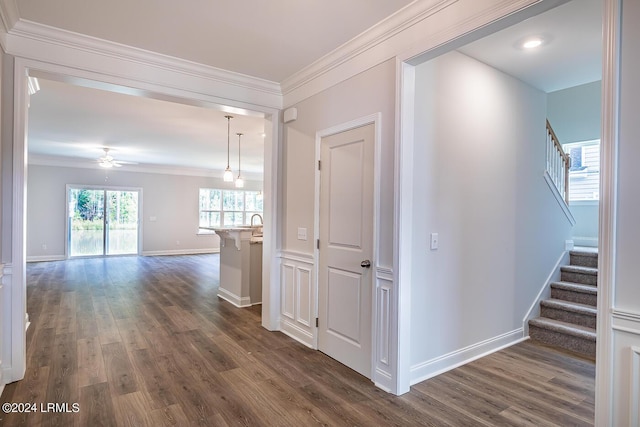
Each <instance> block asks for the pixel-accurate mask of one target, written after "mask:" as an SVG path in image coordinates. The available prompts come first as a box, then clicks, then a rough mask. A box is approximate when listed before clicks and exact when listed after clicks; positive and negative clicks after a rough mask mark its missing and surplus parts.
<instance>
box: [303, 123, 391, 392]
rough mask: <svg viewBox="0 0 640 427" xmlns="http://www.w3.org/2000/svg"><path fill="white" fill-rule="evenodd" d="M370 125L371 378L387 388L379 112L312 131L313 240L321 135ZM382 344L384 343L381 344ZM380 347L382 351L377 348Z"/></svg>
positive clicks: (317, 230)
mask: <svg viewBox="0 0 640 427" xmlns="http://www.w3.org/2000/svg"><path fill="white" fill-rule="evenodd" d="M370 124H373V125H374V144H375V146H374V153H373V156H374V157H373V159H374V160H373V176H374V183H373V259H372V264H373V273H374V274H373V275H372V281H373V282H375V283H371V286H373V287H374V288H373V292H372V293H371V295H372V301H371V303H372V307H371V333H372V337H371V380H372V381H373V382H374V383H376V385H378V386H379V387H380V388H383V389H385V390H391V387H390V385H389V381H388V379H389V378H390V377H391V375H392V373H391V367H392V365H391V364H390V363H389V356H388V351H386V350H388V348H389V345H388V343H389V336H388V332H389V331H391V328H390V327H388V325H380V324H379V322H380V320H381V319H387V320H389V319H390V317H389V315H388V312H387V313H384V314H385V315H384V316H381V315H380V314H381V313H379V310H378V309H379V308H381V304H380V302H381V299H380V298H379V294H380V293H383V294H384V295H383V298H382V301H385V302H387V305H386V306H384V307H382V308H383V309H386V310H390V309H391V307H392V306H391V301H390V300H389V299H388V298H387V295H388V293H389V292H390V289H388V287H385V286H384V285H383V284H382V283H381V280H380V277H379V276H383V278H384V279H388V276H389V271H390V268H387V267H382V266H380V265H379V263H378V253H379V249H378V242H379V239H378V235H379V230H380V154H381V148H382V144H381V135H382V132H381V126H382V114H381V113H375V114H370V115H368V116H364V117H359V118H356V119H354V120H351V121H349V122H345V123H340V124H338V125H335V126H332V127H330V128H327V129H322V130H320V131H318V132H316V146H315V165H316V167H315V170H316V173H315V200H314V220H313V221H314V240H315V241H316V242H317V241H318V239H319V238H320V170H319V168H318V165H319V162H320V148H321V144H322V138H325V137H327V136H331V135H335V134H338V133H342V132H345V131H348V130H351V129H355V128H358V127H362V126H366V125H370ZM314 262H315V265H316V266H319V265H320V264H319V263H320V251H319V250H318V246H317V244H316V245H315V249H314ZM318 271H319V268H316V269H315V272H314V289H313V292H312V294H313V298H314V301H313V307H314V310H315V317H318V285H319V273H318ZM383 343H384V344H383ZM313 348H314V349H316V350H317V349H318V328H317V327H315V328H313ZM381 350H383V351H381Z"/></svg>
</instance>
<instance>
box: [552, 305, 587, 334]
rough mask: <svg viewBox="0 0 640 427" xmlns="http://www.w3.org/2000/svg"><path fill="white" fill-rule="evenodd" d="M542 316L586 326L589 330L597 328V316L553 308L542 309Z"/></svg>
mask: <svg viewBox="0 0 640 427" xmlns="http://www.w3.org/2000/svg"><path fill="white" fill-rule="evenodd" d="M540 316H541V317H546V318H549V319H554V320H561V321H563V322H567V323H571V324H574V325H580V326H586V327H588V328H594V329H595V327H596V316H591V315H588V314H583V313H575V312H572V311H566V310H562V309H558V308H553V307H544V306H543V307H541V309H540Z"/></svg>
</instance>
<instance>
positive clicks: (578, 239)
mask: <svg viewBox="0 0 640 427" xmlns="http://www.w3.org/2000/svg"><path fill="white" fill-rule="evenodd" d="M572 239H573V242H574V243H575V245H576V246H586V247H589V248H597V247H598V238H597V237H585V236H573V237H572Z"/></svg>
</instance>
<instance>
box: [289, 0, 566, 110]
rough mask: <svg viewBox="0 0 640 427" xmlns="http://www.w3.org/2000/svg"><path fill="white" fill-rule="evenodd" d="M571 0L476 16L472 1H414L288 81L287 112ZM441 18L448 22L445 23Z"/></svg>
mask: <svg viewBox="0 0 640 427" xmlns="http://www.w3.org/2000/svg"><path fill="white" fill-rule="evenodd" d="M566 1H567V0H544V1H540V0H511V1H500V2H497V4H494V5H492V6H488V7H487V6H484V7H485V8H484V9H482V6H477V7H478V9H477V10H476V11H475V13H474V12H469V11H468V9H469V6H470V3H474V2H473V1H471V2H465V1H460V0H451V1H446V0H444V1H438V2H436V1H430V2H427V1H414V2H412V3H411V4H409V5H408V6H407V7H405V8H404V9H402V10H400V11H399V12H397V13H396V14H395V15H392V16H390V17H389V18H388V19H387V20H384V21H382V22H380V23H379V24H377V25H375V26H374V27H372V28H371V29H370V30H367V31H365V32H364V33H362V34H360V35H359V36H357V37H356V38H354V39H353V40H351V41H349V42H347V43H345V44H344V45H343V46H341V47H339V48H338V49H336V50H334V51H333V52H331V53H329V54H328V55H326V56H324V57H323V58H320V59H319V60H317V61H316V62H314V63H313V64H311V65H310V66H308V67H306V68H304V69H303V70H301V71H299V72H298V73H296V74H294V75H293V76H291V77H289V78H287V79H285V80H283V81H282V83H281V86H282V92H283V95H284V100H283V108H287V107H291V106H293V105H295V104H297V103H299V102H300V101H302V100H304V99H306V98H309V97H311V96H313V95H315V94H318V93H320V92H322V91H324V90H326V89H328V88H330V87H333V86H335V85H337V84H338V83H340V82H342V81H345V80H348V79H349V78H351V77H353V76H355V75H357V74H359V73H362V72H364V71H366V70H368V69H370V68H372V67H374V66H376V65H378V64H381V63H383V62H385V61H387V60H390V59H392V58H394V57H395V56H396V55H398V56H402V57H404V58H408V57H415V56H418V55H420V54H422V53H424V52H428V51H432V52H435V51H436V50H438V49H441V48H442V47H443V46H449V45H451V43H454V44H456V47H457V46H462V45H464V44H466V43H469V42H471V41H473V40H476V39H478V38H480V37H483V36H485V35H488V34H491V33H493V32H495V31H497V30H499V29H502V28H506V27H507V26H509V25H512V24H514V23H516V22H519V21H521V20H522V19H525V18H527V17H530V16H533V15H535V14H538V13H541V12H543V11H545V10H548V9H550V8H551V7H553V6H557V5H558V4H561V3H564V2H566ZM475 3H476V4H479V3H480V2H477V1H476V2H475ZM472 7H473V5H472ZM520 12H522V13H520ZM440 16H443V18H442V19H440V18H439V17H440ZM448 20H449V21H450V20H454V21H455V22H456V24H454V25H443V24H442V23H443V22H447V21H448ZM498 21H499V22H498ZM497 22H498V23H497ZM496 23H497V24H496ZM407 46H410V48H409V50H410V51H411V52H412V53H411V54H409V56H405V53H406V49H407Z"/></svg>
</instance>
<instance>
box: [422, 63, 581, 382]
mask: <svg viewBox="0 0 640 427" xmlns="http://www.w3.org/2000/svg"><path fill="white" fill-rule="evenodd" d="M545 115H546V95H545V94H544V93H543V92H540V91H538V90H536V89H534V88H532V87H530V86H528V85H525V84H524V83H522V82H521V81H519V80H517V79H515V78H512V77H510V76H508V75H506V74H503V73H502V72H500V71H497V70H495V69H494V68H491V67H489V66H487V65H485V64H483V63H480V62H478V61H476V60H474V59H472V58H469V57H467V56H465V55H463V54H461V53H458V52H450V53H448V54H446V55H443V56H441V57H438V58H436V59H434V60H431V61H428V62H426V63H424V64H421V65H419V66H417V67H416V90H415V134H414V138H415V141H416V143H415V146H414V153H413V154H414V179H413V182H414V188H413V224H412V232H413V236H414V237H413V243H412V252H413V253H412V265H413V267H412V273H411V276H412V279H413V284H412V289H411V365H412V382H417V381H419V380H421V379H423V378H426V377H429V376H432V375H434V374H435V373H437V372H439V371H441V370H443V369H447V368H449V367H451V366H452V365H455V364H456V363H460V362H462V361H464V360H465V359H468V358H470V357H475V356H477V355H478V354H482V353H483V352H486V351H491V350H495V349H496V348H497V347H499V346H502V345H505V344H508V343H512V342H514V341H516V340H518V339H521V338H522V337H523V329H522V328H523V318H524V317H525V315H526V313H527V311H528V309H529V307H530V305H531V304H532V302H533V301H534V300H535V299H536V295H537V293H538V292H539V290H540V289H541V287H542V286H543V285H544V283H545V279H546V277H547V276H548V274H549V273H550V271H551V270H552V268H553V267H554V265H555V263H556V261H557V260H558V258H559V257H560V256H561V254H562V253H563V251H564V241H565V239H566V238H567V237H568V236H569V233H570V227H571V225H570V223H569V221H568V220H567V218H566V216H565V215H564V214H563V212H562V211H561V209H560V207H559V205H558V204H557V202H556V200H555V199H554V197H553V195H552V193H551V191H550V190H549V187H548V186H547V184H546V183H545V181H544V178H543V173H544V168H545V157H544V156H545ZM432 232H436V233H438V235H439V249H438V250H431V249H430V233H432Z"/></svg>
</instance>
